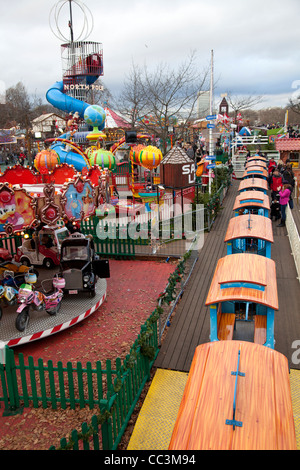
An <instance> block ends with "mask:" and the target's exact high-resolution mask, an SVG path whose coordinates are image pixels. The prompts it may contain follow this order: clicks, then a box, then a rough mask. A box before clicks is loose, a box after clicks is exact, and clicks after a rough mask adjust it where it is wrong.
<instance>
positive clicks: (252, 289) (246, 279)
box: [205, 216, 278, 310]
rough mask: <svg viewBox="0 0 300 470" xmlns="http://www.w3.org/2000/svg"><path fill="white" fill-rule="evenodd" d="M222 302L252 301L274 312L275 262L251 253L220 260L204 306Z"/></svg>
mask: <svg viewBox="0 0 300 470" xmlns="http://www.w3.org/2000/svg"><path fill="white" fill-rule="evenodd" d="M260 217H261V216H260ZM237 283H239V284H241V285H240V286H236V284H237ZM226 301H240V302H254V303H257V304H261V305H265V306H267V307H270V308H273V309H274V310H278V293H277V280H276V267H275V262H274V261H273V260H272V259H269V258H266V257H264V256H260V255H256V254H253V253H238V254H232V255H227V256H224V257H223V258H220V259H219V260H218V263H217V266H216V269H215V272H214V275H213V279H212V282H211V285H210V288H209V291H208V295H207V299H206V302H205V305H212V304H216V303H219V302H226Z"/></svg>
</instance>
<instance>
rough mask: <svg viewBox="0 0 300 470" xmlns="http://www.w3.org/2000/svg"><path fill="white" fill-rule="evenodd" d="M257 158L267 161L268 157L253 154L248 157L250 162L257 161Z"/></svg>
mask: <svg viewBox="0 0 300 470" xmlns="http://www.w3.org/2000/svg"><path fill="white" fill-rule="evenodd" d="M255 160H261V161H262V162H266V161H267V159H266V158H265V157H263V156H262V155H253V156H252V157H250V158H248V160H247V161H248V162H251V161H255Z"/></svg>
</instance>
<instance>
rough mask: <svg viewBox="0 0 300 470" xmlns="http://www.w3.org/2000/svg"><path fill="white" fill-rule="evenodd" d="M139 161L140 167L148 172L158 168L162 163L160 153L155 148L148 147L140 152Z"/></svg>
mask: <svg viewBox="0 0 300 470" xmlns="http://www.w3.org/2000/svg"><path fill="white" fill-rule="evenodd" d="M139 160H140V164H141V166H143V167H145V168H147V169H148V170H152V169H153V168H156V167H158V165H159V164H160V162H161V161H162V153H161V151H160V150H159V149H158V148H157V147H154V146H153V145H148V146H147V147H145V149H144V150H142V151H141V152H140V154H139Z"/></svg>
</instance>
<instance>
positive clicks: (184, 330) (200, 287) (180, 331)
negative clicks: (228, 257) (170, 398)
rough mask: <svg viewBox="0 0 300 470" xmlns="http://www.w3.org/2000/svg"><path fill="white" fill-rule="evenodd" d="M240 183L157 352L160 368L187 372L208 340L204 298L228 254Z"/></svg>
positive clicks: (225, 205)
mask: <svg viewBox="0 0 300 470" xmlns="http://www.w3.org/2000/svg"><path fill="white" fill-rule="evenodd" d="M237 186H238V182H237V181H234V182H233V185H232V186H231V187H230V188H229V191H228V193H227V195H226V197H225V199H224V201H223V210H222V211H221V212H220V214H219V215H218V217H217V219H216V221H215V223H214V225H213V227H212V230H211V232H210V233H209V234H208V235H207V237H206V241H205V244H204V247H203V248H202V250H201V251H200V252H199V258H198V260H197V263H196V265H195V268H194V271H193V273H192V275H191V277H190V280H189V282H188V285H187V287H186V289H185V292H184V294H183V296H182V299H181V301H180V304H179V305H178V306H177V309H176V314H175V316H174V318H173V320H172V323H171V326H170V329H169V331H168V334H167V336H166V338H165V340H164V342H163V344H162V347H161V350H160V352H159V354H158V357H157V360H156V363H155V366H157V367H160V368H166V369H175V370H182V371H188V370H189V368H190V365H191V362H192V358H193V355H194V351H195V348H196V347H197V346H198V344H201V343H203V342H206V341H209V330H210V323H209V309H208V308H207V307H205V299H206V296H207V293H208V290H209V287H210V283H211V280H212V277H213V273H214V270H215V267H216V264H217V261H218V259H219V258H220V257H222V256H224V255H225V254H226V245H225V243H224V236H225V231H226V228H227V225H228V221H229V219H230V218H231V217H232V205H233V202H234V199H235V197H236V191H237Z"/></svg>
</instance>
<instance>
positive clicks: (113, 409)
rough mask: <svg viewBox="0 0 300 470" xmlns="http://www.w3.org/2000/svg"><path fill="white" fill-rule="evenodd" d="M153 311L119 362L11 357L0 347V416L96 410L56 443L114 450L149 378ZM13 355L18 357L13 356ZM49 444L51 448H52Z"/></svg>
mask: <svg viewBox="0 0 300 470" xmlns="http://www.w3.org/2000/svg"><path fill="white" fill-rule="evenodd" d="M157 319H158V318H157V312H156V311H154V312H153V313H152V315H151V316H150V317H149V319H148V320H147V322H146V323H145V324H144V325H143V326H142V327H141V332H140V335H139V336H138V338H137V340H136V341H135V343H134V345H133V346H132V348H131V350H130V353H129V354H128V355H127V357H126V359H125V360H124V361H123V362H122V361H121V359H120V358H117V359H116V362H115V367H114V368H112V363H111V361H109V360H108V361H106V365H105V369H103V368H102V364H101V362H100V361H98V362H97V363H96V365H95V367H94V368H93V367H92V364H91V363H90V362H88V363H87V364H86V366H85V367H83V366H82V364H81V363H80V362H78V363H77V364H76V365H75V366H73V365H72V363H70V362H68V363H67V364H66V366H65V367H64V366H63V364H62V363H61V362H58V363H57V364H56V365H54V364H53V361H48V362H47V365H45V364H44V361H43V360H42V359H38V361H37V364H35V363H34V360H33V358H32V357H31V356H30V357H28V363H27V364H25V361H24V356H23V354H19V355H18V356H17V357H15V354H14V351H13V350H11V349H9V348H8V347H6V360H5V365H4V364H0V381H1V390H0V404H1V406H2V405H4V412H3V415H4V416H5V415H6V416H8V415H11V414H16V413H21V412H22V409H23V408H25V407H29V406H33V407H35V408H37V407H39V406H42V407H43V408H47V407H49V406H50V407H52V409H58V408H60V409H66V408H67V407H69V408H71V409H76V407H80V408H84V407H89V408H90V409H94V408H95V409H98V410H99V411H98V413H95V415H94V417H93V419H92V422H91V424H90V425H89V426H88V425H87V424H86V423H84V424H83V425H82V426H83V427H82V431H81V432H80V433H78V432H77V431H73V432H72V437H71V438H70V439H69V441H67V440H66V439H65V438H62V439H61V443H60V448H65V449H77V448H79V447H80V448H82V449H86V448H90V446H92V448H94V449H98V448H99V449H103V450H111V449H116V448H117V446H118V444H119V442H120V440H121V438H122V435H123V433H124V431H125V429H126V426H127V424H128V421H129V419H130V416H131V414H132V412H133V410H134V407H135V405H136V403H137V401H138V399H139V397H140V394H141V392H142V390H143V388H144V386H145V383H146V382H147V381H148V380H149V379H150V370H151V367H152V365H153V362H154V360H155V357H156V355H157V353H158V336H157ZM16 358H17V359H18V360H16ZM52 449H54V447H52Z"/></svg>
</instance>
